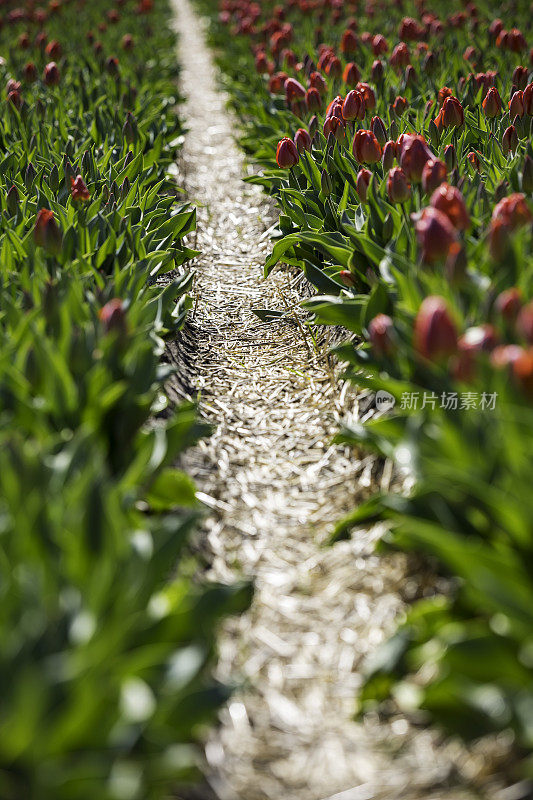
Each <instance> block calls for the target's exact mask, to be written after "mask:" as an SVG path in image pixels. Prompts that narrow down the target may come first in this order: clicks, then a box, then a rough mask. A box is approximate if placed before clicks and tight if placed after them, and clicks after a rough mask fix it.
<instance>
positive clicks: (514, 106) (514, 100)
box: [509, 90, 525, 119]
mask: <svg viewBox="0 0 533 800" xmlns="http://www.w3.org/2000/svg"><path fill="white" fill-rule="evenodd" d="M524 111H525V109H524V93H523V92H522V91H520V90H519V91H517V92H515V93H514V94H513V96H512V97H511V99H510V100H509V116H510V117H511V119H514V118H515V117H523V116H524Z"/></svg>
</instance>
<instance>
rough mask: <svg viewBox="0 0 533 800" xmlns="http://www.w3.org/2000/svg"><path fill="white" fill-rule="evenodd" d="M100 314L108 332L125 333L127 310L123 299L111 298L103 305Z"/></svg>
mask: <svg viewBox="0 0 533 800" xmlns="http://www.w3.org/2000/svg"><path fill="white" fill-rule="evenodd" d="M98 316H99V317H100V319H101V321H102V324H103V326H104V330H105V332H106V333H111V332H115V333H121V334H123V333H125V332H126V312H125V309H124V304H123V303H122V300H120V299H119V298H118V297H115V298H113V300H109V302H108V303H106V304H105V306H103V307H102V308H101V309H100V311H99V313H98Z"/></svg>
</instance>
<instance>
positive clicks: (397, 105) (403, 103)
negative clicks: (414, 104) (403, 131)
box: [392, 97, 409, 117]
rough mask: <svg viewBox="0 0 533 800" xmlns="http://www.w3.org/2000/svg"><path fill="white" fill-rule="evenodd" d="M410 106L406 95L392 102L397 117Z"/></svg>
mask: <svg viewBox="0 0 533 800" xmlns="http://www.w3.org/2000/svg"><path fill="white" fill-rule="evenodd" d="M408 107H409V103H408V102H407V100H406V99H405V97H397V98H396V99H395V101H394V103H393V104H392V110H393V111H394V113H395V114H396V116H397V117H401V116H402V114H403V113H404V111H405V110H406V109H407V108H408Z"/></svg>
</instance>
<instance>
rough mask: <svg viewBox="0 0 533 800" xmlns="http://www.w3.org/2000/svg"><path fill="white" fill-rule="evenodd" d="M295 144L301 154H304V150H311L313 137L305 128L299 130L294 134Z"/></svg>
mask: <svg viewBox="0 0 533 800" xmlns="http://www.w3.org/2000/svg"><path fill="white" fill-rule="evenodd" d="M294 144H295V145H296V147H297V149H298V152H299V153H303V151H304V150H311V137H310V136H309V133H308V132H307V131H306V130H305V128H298V130H297V131H296V133H295V134H294Z"/></svg>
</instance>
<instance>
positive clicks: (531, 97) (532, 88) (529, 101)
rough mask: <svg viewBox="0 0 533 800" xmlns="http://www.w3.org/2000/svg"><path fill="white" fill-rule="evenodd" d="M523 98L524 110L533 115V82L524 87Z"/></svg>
mask: <svg viewBox="0 0 533 800" xmlns="http://www.w3.org/2000/svg"><path fill="white" fill-rule="evenodd" d="M522 100H523V103H524V111H525V112H526V114H527V115H528V116H530V117H533V83H530V84H528V85H527V86H526V88H525V89H524V92H523V94H522Z"/></svg>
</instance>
